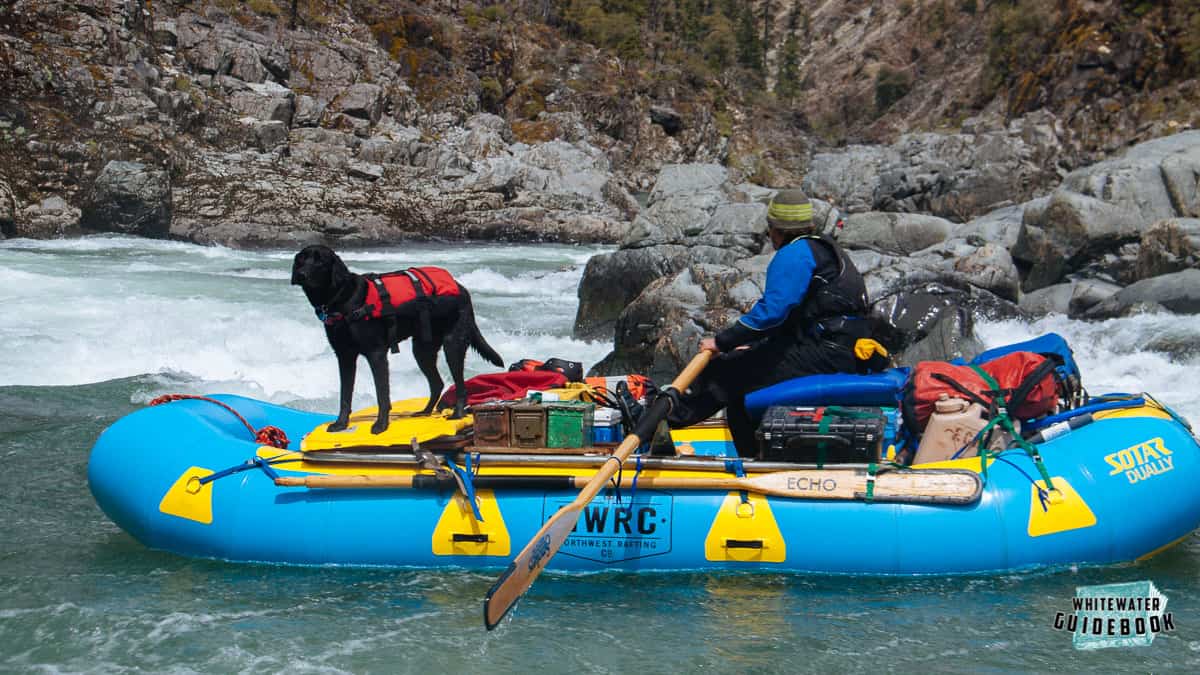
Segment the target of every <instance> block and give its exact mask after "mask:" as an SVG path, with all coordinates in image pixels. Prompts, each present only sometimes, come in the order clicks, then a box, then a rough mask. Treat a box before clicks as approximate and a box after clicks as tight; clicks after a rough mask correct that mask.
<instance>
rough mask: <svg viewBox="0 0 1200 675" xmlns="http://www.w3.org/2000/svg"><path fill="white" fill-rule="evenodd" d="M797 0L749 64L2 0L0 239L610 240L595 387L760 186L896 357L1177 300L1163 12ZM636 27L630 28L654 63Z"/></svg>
mask: <svg viewBox="0 0 1200 675" xmlns="http://www.w3.org/2000/svg"><path fill="white" fill-rule="evenodd" d="M809 4H812V3H808V4H805V3H794V5H793V7H791V8H784V7H782V6H772V5H770V4H769V3H765V4H761V6H760V5H759V4H755V5H754V6H755V7H756V8H758V9H762V10H764V11H763V12H762V13H761V15H760V16H761V17H762V19H763V21H764V26H765V28H767V29H770V30H767V31H765V32H766V33H773V34H774V35H775V36H776V37H775V47H771V46H770V45H766V46H763V47H762V50H763V51H762V60H761V61H753V62H748V63H749V65H747V63H741V64H740V65H738V64H734V63H732V62H730V61H729V60H728V58H727V57H728V56H729V54H727V53H725V54H724V56H722V54H723V52H720V51H719V50H717V51H713V50H710V49H709V47H714V49H715V48H716V47H720V46H721V44H716V43H714V44H712V45H710V44H704V45H703V47H704V49H702V50H701V51H703V52H704V57H705V59H707V62H705V63H701V62H697V61H695V59H692V60H689V57H688V54H687V49H683V50H682V51H679V50H678V49H676V50H675V51H671V52H670V53H666V54H663V53H659V52H658V51H655V50H657V49H658V48H657V47H655V50H652V51H654V53H653V54H650V53H645V52H644V51H643V50H640V49H633V50H631V51H630V50H627V49H625V47H620V48H619V49H617V50H615V51H614V49H613V48H612V47H613V46H612V45H608V44H607V43H606V40H607V39H608V38H611V37H612V36H611V35H607V34H602V33H603V32H601V33H597V32H596V31H594V30H592V28H594V26H592V25H591V24H590V23H588V22H587V21H584V19H580V18H579V17H578V16H576V17H575V19H572V18H571V16H574V15H571V16H569V15H570V12H567V13H566V14H555V12H554V11H551V9H552V8H551V7H550V4H547V3H507V4H505V5H503V6H501V5H499V4H494V3H490V2H485V3H460V2H457V1H454V0H434V1H433V2H428V3H415V2H408V1H406V0H386V1H385V0H379V1H364V2H350V3H345V2H324V1H323V0H303V1H302V2H299V3H290V7H291V12H292V14H291V15H289V14H288V7H289V3H286V2H283V1H282V0H279V1H277V0H256V1H254V2H247V3H242V2H233V1H232V0H196V1H187V0H163V1H162V2H153V3H150V2H146V1H145V0H77V1H76V2H72V3H63V2H57V1H53V0H15V1H14V2H11V3H7V4H6V5H5V6H4V7H0V83H2V84H3V87H2V88H0V237H16V236H19V237H57V236H69V235H74V234H79V233H86V232H105V231H115V232H121V233H127V234H132V235H138V236H146V237H167V238H174V239H180V240H186V241H192V242H196V243H201V244H209V243H219V244H224V245H228V246H238V247H246V246H296V245H300V244H303V243H309V242H316V241H321V242H327V243H331V244H333V245H336V246H353V245H371V244H376V243H394V242H397V241H401V240H405V239H412V238H451V239H455V238H482V239H499V240H520V241H542V240H552V241H562V242H607V243H616V244H618V245H619V248H618V250H617V251H615V252H614V253H611V254H607V255H603V256H599V257H597V258H595V259H593V260H592V261H590V262H589V264H588V267H587V271H586V274H585V277H584V280H583V283H582V285H581V287H580V289H579V295H580V307H579V317H578V320H577V322H576V326H575V332H576V334H577V335H578V336H581V337H587V338H597V339H609V338H610V337H611V338H613V339H614V351H613V354H612V355H611V356H610V357H609V359H607V360H606V362H605V363H604V364H603V365H602V369H608V370H612V371H620V370H626V371H635V370H636V371H649V372H653V373H657V374H663V373H666V372H669V371H672V370H674V369H676V368H677V367H678V366H679V365H680V364H681V363H682V362H683V360H684V357H685V356H686V355H687V354H689V353H690V352H691V350H693V349H694V345H695V340H696V338H698V337H699V336H700V335H701V334H703V333H708V332H712V331H715V330H717V329H719V328H721V327H722V326H723V325H725V324H726V323H727V322H728V321H730V320H732V319H733V318H734V317H736V316H737V315H738V314H739V313H740V312H742V311H744V310H745V309H747V308H748V307H749V305H750V304H751V303H752V302H753V301H754V299H755V298H756V297H757V296H758V293H759V292H760V291H761V285H762V277H763V272H764V270H765V266H766V264H767V261H768V260H769V257H770V252H769V251H768V250H766V242H765V239H764V233H763V225H764V215H763V214H764V210H765V207H764V206H763V203H764V200H766V199H767V198H769V196H770V194H771V193H772V189H771V188H770V187H766V186H772V187H783V186H786V185H793V184H795V183H797V182H801V181H802V186H803V187H804V189H805V190H806V191H807V192H808V193H809V194H811V195H813V196H814V197H816V198H818V199H819V200H820V201H821V204H822V214H823V215H824V216H826V217H829V216H828V211H829V209H832V208H836V209H837V210H838V211H839V213H841V214H842V215H843V216H844V220H845V227H844V228H843V229H842V231H841V233H840V237H841V240H842V241H843V243H844V244H845V245H846V246H847V247H848V248H849V249H850V250H851V251H852V255H853V257H854V259H855V262H856V264H858V266H859V267H860V269H862V270H863V271H864V272H865V273H866V276H867V280H868V284H869V290H870V292H871V296H872V299H873V300H874V301H875V303H876V310H877V311H878V312H879V313H883V314H888V315H890V316H893V317H894V318H895V319H896V320H897V322H899V323H904V322H905V321H907V322H908V323H907V324H905V326H904V327H903V330H902V333H903V335H902V336H900V337H899V338H897V339H898V340H899V342H900V343H902V346H903V347H904V348H905V349H906V351H905V357H906V358H908V359H913V358H917V357H918V356H920V355H922V354H928V355H930V356H938V357H942V356H947V355H953V354H954V353H958V352H964V351H970V345H969V344H968V343H967V341H969V340H970V330H969V328H970V321H971V318H972V316H973V315H976V314H978V313H981V312H982V313H987V314H988V315H991V316H1030V315H1036V314H1041V313H1045V312H1051V311H1055V312H1064V313H1068V314H1069V315H1071V316H1074V317H1086V318H1104V317H1109V316H1116V315H1121V314H1126V313H1129V312H1134V311H1175V312H1194V311H1200V301H1198V298H1200V293H1198V291H1197V279H1196V277H1197V276H1198V275H1200V273H1198V272H1197V270H1196V267H1197V257H1198V253H1197V251H1198V250H1200V219H1198V218H1200V207H1198V206H1197V201H1198V198H1197V176H1200V166H1198V165H1200V159H1198V158H1200V154H1198V153H1200V150H1198V149H1197V148H1198V146H1200V142H1198V141H1197V133H1200V132H1190V131H1185V130H1186V129H1187V128H1188V126H1189V125H1190V124H1192V121H1193V120H1192V118H1191V117H1189V116H1188V115H1191V114H1192V113H1193V112H1194V106H1192V105H1190V103H1189V101H1192V100H1194V95H1195V80H1194V78H1193V75H1194V71H1195V69H1196V68H1197V67H1200V66H1197V63H1200V56H1196V54H1200V52H1197V51H1195V50H1193V49H1192V48H1191V46H1190V45H1191V44H1192V43H1191V42H1189V41H1188V35H1187V34H1182V33H1180V32H1179V31H1178V30H1177V26H1176V23H1178V22H1177V21H1175V20H1174V19H1173V17H1174V18H1178V17H1179V16H1183V15H1180V14H1177V13H1174V14H1173V13H1172V12H1176V10H1178V8H1177V7H1175V5H1174V4H1172V3H1166V5H1170V7H1167V6H1166V5H1164V7H1163V8H1159V9H1155V8H1151V7H1142V6H1140V5H1139V7H1138V8H1133V9H1131V10H1128V11H1126V9H1124V8H1122V7H1118V6H1116V5H1114V6H1100V5H1098V4H1097V3H1082V4H1080V3H1077V2H1074V1H1072V2H1068V3H1065V4H1064V3H1058V5H1055V6H1054V7H1051V4H1052V3H1041V4H1039V3H1037V2H1035V1H1034V0H1022V1H1021V2H1020V3H1017V4H1018V5H1019V6H1014V7H1011V8H1010V7H991V6H989V5H987V4H986V3H985V5H984V7H983V10H984V11H985V12H986V13H987V17H986V20H976V18H975V12H976V10H977V9H979V8H978V7H976V3H959V9H960V11H959V12H958V13H957V14H951V13H947V11H946V5H945V3H943V2H940V0H939V2H926V1H924V0H921V1H920V2H917V3H901V5H908V9H907V10H905V9H904V7H901V6H897V7H891V6H886V7H884V6H881V5H880V4H879V3H870V2H862V1H859V0H852V1H851V2H847V3H816V4H812V6H809ZM884 4H885V5H886V4H887V3H884ZM534 5H538V6H534ZM735 5H736V3H733V4H730V5H729V6H728V7H725V8H716V7H708V8H707V9H706V10H705V11H707V12H709V13H708V14H706V15H705V22H707V23H705V24H704V25H707V26H709V28H712V29H713V30H716V28H720V26H721V24H720V19H721V17H722V16H723V14H721V13H722V12H728V11H737V12H740V13H741V15H742V16H743V18H745V15H746V12H747V11H749V10H745V9H744V8H741V9H739V8H738V7H737V6H735ZM802 5H803V6H802ZM1059 5H1062V6H1061V7H1060V6H1059ZM664 7H665V6H664ZM772 7H773V9H772ZM610 9H611V8H610ZM662 9H663V7H660V6H658V5H655V9H654V11H653V12H651V14H653V16H652V17H649V18H648V19H647V20H648V21H650V23H649V24H648V25H647V26H641V25H640V24H637V23H636V22H634V23H633V24H630V25H633V29H631V30H634V31H635V33H636V31H642V30H643V29H644V30H646V31H650V32H649V33H646V35H648V36H649V38H651V41H652V42H653V44H654V45H658V46H662V45H667V46H670V45H672V44H676V43H673V42H672V40H675V39H676V38H674V37H672V36H670V35H666V34H665V33H663V32H662V31H661V30H659V29H657V28H653V26H654V25H658V24H660V23H661V22H662V21H663V20H665V19H664V17H665V15H659V14H658V12H659V10H662ZM1025 10H1029V12H1031V13H1029V14H1028V16H1031V17H1042V18H1044V19H1045V20H1046V21H1045V22H1044V25H1041V24H1038V25H1034V24H1030V23H1029V22H1027V21H1025V22H1023V21H1022V20H1021V19H1022V17H1023V16H1025V15H1024V14H1022V12H1025ZM605 11H607V10H605ZM605 11H600V12H599V13H598V14H597V13H596V12H591V13H590V14H588V16H590V17H592V18H596V17H599V19H603V20H604V21H622V20H626V19H629V20H631V19H630V17H625V19H621V17H620V16H619V12H618V13H609V14H606V13H605ZM664 11H665V10H664ZM1180 11H1182V10H1180ZM1189 11H1190V10H1189ZM510 12H511V13H510ZM772 12H773V13H772ZM630 16H632V15H630ZM1188 16H1190V14H1188ZM584 18H585V19H586V17H584ZM726 18H728V17H726ZM576 19H579V21H583V23H579V22H578V21H576ZM801 20H803V21H801ZM573 22H574V23H573ZM714 22H715V23H714ZM793 23H795V24H796V25H792V24H793ZM801 23H804V24H806V25H807V26H808V30H816V31H818V32H821V33H822V34H825V35H828V36H830V39H829V40H828V41H827V42H822V41H806V42H805V43H804V45H803V48H802V49H801V51H800V52H798V53H797V54H793V56H796V57H797V58H800V61H802V62H803V63H802V64H801V63H800V62H799V61H798V62H797V63H796V64H793V65H795V66H796V67H797V68H800V67H801V65H802V66H803V68H802V70H804V72H808V73H810V74H811V73H813V72H820V73H821V74H822V77H821V78H818V81H810V80H812V78H811V77H809V78H807V80H806V81H807V84H805V85H804V86H803V87H801V89H800V91H799V92H798V93H797V92H792V94H787V93H786V92H784V91H782V90H779V86H780V85H781V81H779V80H774V81H773V80H772V77H773V76H772V77H766V78H763V77H761V72H760V71H762V69H763V68H764V67H765V66H767V65H774V66H778V69H777V70H776V71H774V72H775V73H776V74H777V76H778V77H782V76H783V75H784V70H785V69H784V68H783V61H785V60H787V59H789V58H791V57H789V56H787V54H785V53H784V52H783V47H785V46H786V44H787V42H788V40H789V39H790V37H795V36H796V35H797V31H799V30H800V29H799V25H800V24H801ZM585 24H586V25H585ZM710 24H711V25H710ZM605 25H607V24H605ZM614 25H615V24H614ZM713 27H716V28H713ZM660 28H661V26H660ZM706 30H707V29H706ZM655 31H658V32H655ZM989 31H990V32H989ZM997 31H999V32H997ZM717 33H719V31H717ZM639 34H640V33H639ZM714 35H716V33H714ZM589 36H590V37H589ZM1054 36H1057V37H1054ZM718 37H719V35H718ZM583 38H586V39H590V40H592V42H590V43H589V42H587V41H585V39H583ZM694 38H695V36H692V37H691V38H686V36H685V39H684V43H679V44H684V46H685V47H686V46H687V45H689V44H691V43H688V42H687V40H688V39H694ZM1022 40H1025V41H1026V42H1022ZM1029 40H1033V42H1028V41H1029ZM1048 41H1049V42H1048ZM1156 41H1157V42H1156ZM1159 43H1161V49H1162V50H1163V54H1165V56H1164V57H1163V58H1160V57H1159V56H1158V55H1157V54H1158V52H1157V51H1156V49H1159V48H1154V47H1153V45H1155V44H1159ZM722 44H723V43H722ZM900 44H904V45H908V48H907V50H900V49H898V48H897V47H896V46H897V45H900ZM1022 44H1027V46H1028V45H1039V44H1040V45H1041V46H1042V47H1044V48H1045V50H1044V51H1045V53H1046V54H1049V55H1052V56H1053V58H1050V60H1049V61H1047V63H1046V64H1045V66H1046V67H1044V68H1042V67H1040V66H1038V64H1037V63H1036V62H1035V60H1032V59H1030V58H1027V55H1024V54H1020V53H1016V52H1015V51H1014V50H1017V49H1020V48H1021V45H1022ZM814 45H825V46H824V48H822V49H818V48H816V47H814ZM947 45H950V46H952V47H953V46H957V49H945V47H946V46H947ZM627 46H628V45H626V47H627ZM676 46H678V44H677V45H676ZM692 46H695V45H692ZM793 46H795V45H794V41H793ZM985 46H987V47H988V48H987V49H983V47H985ZM1001 48H1003V49H1001ZM672 49H674V48H672ZM621 50H625V51H626V52H627V53H626V54H625V55H621ZM985 52H986V55H984V53H985ZM1193 52H1195V53H1193ZM801 57H802V58H801ZM1047 58H1049V57H1047ZM901 63H907V65H904V66H903V67H900V66H899V65H897V64H901ZM714 64H717V65H714ZM722 64H723V65H722ZM718 65H719V66H720V67H717V66H718ZM756 69H758V70H756ZM767 71H770V69H769V68H768V69H767ZM755 72H759V75H754V73H755ZM793 74H795V73H793ZM864 74H866V75H868V76H869V77H864V76H863V75H864ZM751 75H753V77H749V76H751ZM744 76H745V77H744ZM872 82H873V83H874V100H873V101H872V94H871V92H870V91H869V89H870V88H871V86H872V85H871V83H872ZM989 82H991V83H992V84H990V85H989V84H988V83H989ZM793 84H796V83H793ZM1051 85H1053V86H1051ZM772 87H775V89H776V90H774V91H773V90H772ZM864 87H865V88H864ZM839 92H840V93H839ZM792 95H794V98H791V99H789V98H788V96H792ZM789 101H790V103H789ZM963 111H967V112H963ZM968 113H969V114H970V115H971V116H966V115H967V114H968ZM1185 113H1186V114H1185ZM1180 120H1182V121H1180ZM910 129H911V130H912V131H911V132H907V133H906V130H910ZM935 131H936V133H935ZM1180 131H1183V133H1176V132H1180ZM835 132H836V133H835ZM1146 139H1153V140H1146ZM848 140H849V141H853V140H858V141H860V142H859V143H851V144H849V145H847V144H846V141H848ZM864 140H869V141H871V142H872V144H862V143H861V141H864ZM1135 141H1142V142H1140V143H1138V144H1137V145H1132V144H1133V143H1134V142H1135ZM1129 145H1132V147H1126V146H1129ZM1097 160H1103V161H1099V163H1094V164H1092V165H1091V166H1086V167H1083V168H1080V165H1081V164H1082V163H1085V162H1096V161H1097ZM829 218H830V220H831V222H832V221H833V220H834V218H832V217H829ZM914 308H921V309H920V311H917V310H916V309H914ZM902 313H904V316H899V315H900V314H902ZM942 319H946V321H943V320H942Z"/></svg>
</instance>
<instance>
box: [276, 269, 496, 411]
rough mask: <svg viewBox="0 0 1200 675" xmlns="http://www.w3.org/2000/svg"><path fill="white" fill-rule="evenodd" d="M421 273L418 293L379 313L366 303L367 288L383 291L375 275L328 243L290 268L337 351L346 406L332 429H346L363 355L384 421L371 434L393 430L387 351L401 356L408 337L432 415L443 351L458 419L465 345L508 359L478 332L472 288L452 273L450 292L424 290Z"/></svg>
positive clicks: (463, 389)
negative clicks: (354, 267) (352, 266)
mask: <svg viewBox="0 0 1200 675" xmlns="http://www.w3.org/2000/svg"><path fill="white" fill-rule="evenodd" d="M421 269H422V268H414V269H413V270H409V271H408V272H415V273H416V274H412V275H411V283H412V285H413V287H415V288H416V289H417V294H418V296H417V297H416V298H414V299H412V300H411V301H409V302H405V303H404V304H402V305H400V306H399V307H396V308H395V309H387V310H386V311H385V312H384V313H383V315H382V316H380V314H379V312H378V310H379V308H377V307H374V306H373V305H371V304H368V303H367V298H368V290H371V291H372V293H373V297H374V296H378V295H379V290H378V289H380V288H382V286H379V285H378V284H379V283H380V281H379V278H378V277H376V276H375V275H366V276H364V275H361V274H354V273H353V272H351V271H350V270H349V269H348V268H347V267H346V264H345V263H344V262H342V259H341V258H339V257H338V255H337V254H336V253H334V252H333V249H330V248H329V247H328V246H319V245H314V246H306V247H304V248H303V249H302V250H301V251H300V252H299V253H297V254H296V259H295V261H294V262H293V264H292V283H293V284H295V285H299V286H300V287H301V288H303V289H304V294H305V295H307V296H308V301H309V302H310V303H312V306H313V309H315V310H316V312H317V317H318V318H320V319H321V320H322V322H323V323H324V324H325V335H326V337H328V338H329V345H330V346H331V347H333V351H334V353H335V354H337V360H338V374H339V375H340V378H341V401H340V408H339V409H338V418H337V420H335V421H334V422H333V423H332V424H330V425H329V430H330V431H341V430H342V429H345V428H346V424H347V422H348V421H349V418H350V399H351V397H352V395H353V394H354V374H355V368H356V364H357V361H358V356H359V354H362V355H363V356H365V357H367V363H368V364H369V365H370V366H371V375H372V376H373V377H374V378H375V396H376V398H377V400H378V402H379V416H378V417H377V418H376V419H375V423H374V424H373V425H371V433H373V434H378V433H381V432H382V431H383V430H384V429H387V427H388V413H389V412H390V410H391V397H390V391H389V384H388V362H387V353H388V349H389V348H391V349H392V351H398V349H397V345H398V344H399V343H400V342H401V341H403V340H405V339H407V338H410V337H411V338H412V339H413V356H414V357H416V359H417V365H418V366H420V368H421V372H422V373H424V374H425V379H426V380H427V381H428V382H429V403H428V404H427V405H426V406H425V410H424V411H423V413H424V414H429V413H430V412H431V411H432V410H433V407H434V405H436V404H437V402H438V399H439V398H441V395H442V384H443V383H442V378H441V376H440V375H438V369H437V352H438V350H439V349H442V350H443V352H444V353H445V355H446V363H447V365H449V366H450V374H451V376H452V377H453V378H454V385H455V387H456V388H457V391H458V392H459V395H458V397H457V398H456V399H455V405H454V417H455V418H458V417H462V415H463V405H464V401H465V400H466V395H465V392H466V385H465V384H464V383H463V361H464V360H465V359H466V355H467V347H468V346H470V347H473V348H474V349H475V351H476V352H478V353H479V354H480V355H481V356H483V358H485V359H487V360H488V361H490V362H492V363H493V364H495V365H497V366H503V365H504V361H503V359H501V358H500V355H499V354H497V353H496V351H495V350H494V349H492V348H491V346H489V345H488V343H487V342H486V341H484V339H483V336H482V335H481V334H480V333H479V327H478V326H476V325H475V311H474V310H473V309H472V307H471V296H470V294H469V293H467V289H465V288H463V287H462V285H460V284H458V282H456V281H453V280H452V279H449V277H448V276H447V277H446V279H448V280H449V281H450V282H451V283H453V284H454V288H449V289H447V288H443V291H444V292H445V294H432V293H428V291H424V292H422V290H421V287H420V286H418V285H417V282H418V281H419V280H420V277H419V276H417V275H419V274H421ZM425 269H429V268H425ZM438 271H441V270H438ZM424 279H425V280H427V281H428V280H429V279H430V277H429V276H428V275H424ZM405 281H409V280H407V279H406V280H405ZM430 283H432V282H430ZM371 284H376V286H375V288H371V289H369V288H368V286H370V285H371ZM455 291H456V292H455ZM384 297H385V298H386V297H388V296H384ZM383 304H387V303H386V302H385V303H383ZM372 310H374V314H372Z"/></svg>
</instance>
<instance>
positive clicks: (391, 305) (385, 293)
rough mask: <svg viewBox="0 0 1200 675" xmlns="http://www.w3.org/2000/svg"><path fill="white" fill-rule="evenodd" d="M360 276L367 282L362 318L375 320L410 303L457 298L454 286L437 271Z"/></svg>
mask: <svg viewBox="0 0 1200 675" xmlns="http://www.w3.org/2000/svg"><path fill="white" fill-rule="evenodd" d="M363 276H364V277H366V279H367V299H366V301H365V302H364V303H363V310H364V311H363V314H362V316H363V318H372V319H378V318H380V317H382V316H386V315H388V314H391V313H392V312H394V311H395V310H396V309H397V308H399V307H401V306H402V305H405V304H407V303H409V302H412V301H414V300H419V299H423V298H435V297H439V296H448V295H458V294H459V292H458V282H456V281H455V280H454V277H452V276H450V273H449V272H447V271H446V270H444V269H442V268H440V267H410V268H408V269H406V270H402V271H400V272H388V273H387V274H364V275H363Z"/></svg>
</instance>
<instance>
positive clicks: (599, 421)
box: [592, 408, 625, 444]
mask: <svg viewBox="0 0 1200 675" xmlns="http://www.w3.org/2000/svg"><path fill="white" fill-rule="evenodd" d="M624 438H625V428H624V427H622V426H621V411H620V410H617V409H615V408H596V412H595V417H594V418H593V420H592V443H593V444H596V443H614V444H615V443H620V442H621V440H622V439H624Z"/></svg>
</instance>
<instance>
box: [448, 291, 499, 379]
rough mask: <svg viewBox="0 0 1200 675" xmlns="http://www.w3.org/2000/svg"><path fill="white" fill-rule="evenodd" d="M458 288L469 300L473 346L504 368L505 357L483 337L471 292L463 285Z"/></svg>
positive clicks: (491, 361) (497, 365) (468, 307)
mask: <svg viewBox="0 0 1200 675" xmlns="http://www.w3.org/2000/svg"><path fill="white" fill-rule="evenodd" d="M458 288H459V290H460V291H461V292H462V294H463V297H465V298H466V300H467V312H468V313H469V314H470V317H471V348H472V349H474V350H475V352H476V353H477V354H479V355H480V356H482V357H483V358H485V359H487V360H488V361H489V362H490V363H491V364H492V365H494V366H496V367H498V368H503V367H504V359H502V358H500V355H499V354H497V353H496V350H495V349H492V346H491V345H489V344H488V343H487V340H484V339H483V333H480V332H479V324H478V323H476V322H475V307H474V305H472V304H471V294H470V293H468V292H467V289H465V288H463V287H462V286H461V285H460V286H459V287H458Z"/></svg>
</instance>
